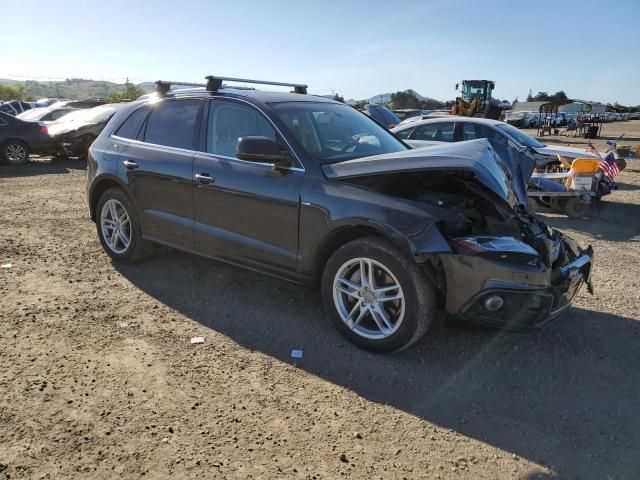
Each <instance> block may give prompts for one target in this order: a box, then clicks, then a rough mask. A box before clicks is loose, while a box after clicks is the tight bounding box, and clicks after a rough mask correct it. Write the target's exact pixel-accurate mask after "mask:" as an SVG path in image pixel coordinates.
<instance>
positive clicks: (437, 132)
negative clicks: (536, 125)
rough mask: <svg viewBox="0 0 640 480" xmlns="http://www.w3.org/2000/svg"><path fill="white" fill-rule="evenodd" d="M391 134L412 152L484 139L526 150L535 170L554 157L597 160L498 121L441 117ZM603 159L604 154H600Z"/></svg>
mask: <svg viewBox="0 0 640 480" xmlns="http://www.w3.org/2000/svg"><path fill="white" fill-rule="evenodd" d="M391 131H392V132H393V133H394V134H395V135H396V137H398V138H400V139H402V140H403V141H404V142H405V143H407V144H408V145H410V146H411V147H413V148H420V147H426V146H430V145H434V144H438V143H442V142H461V141H465V140H475V139H478V138H486V139H488V140H490V141H497V142H499V143H508V142H512V143H514V144H515V145H516V146H519V147H526V148H528V149H529V150H530V152H531V153H533V154H534V156H535V158H536V166H537V167H539V168H544V167H545V166H546V165H547V164H548V163H550V162H557V161H558V157H557V155H558V154H560V155H562V156H563V157H565V158H567V159H569V160H571V159H574V158H596V155H595V154H593V153H591V152H587V151H586V150H585V149H583V148H573V147H565V146H562V145H545V144H544V143H542V142H540V141H538V140H537V139H535V138H533V137H532V136H530V135H528V134H527V133H525V132H523V131H522V130H518V129H517V128H516V127H514V126H512V125H509V124H508V123H505V122H501V121H499V120H489V119H486V118H475V117H456V116H450V117H441V118H431V119H428V120H420V121H417V122H412V123H410V124H406V125H398V126H397V127H395V128H392V129H391ZM601 155H604V154H601Z"/></svg>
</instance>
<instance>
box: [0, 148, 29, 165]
mask: <svg viewBox="0 0 640 480" xmlns="http://www.w3.org/2000/svg"><path fill="white" fill-rule="evenodd" d="M4 156H5V158H6V159H7V161H8V162H9V163H22V162H24V161H25V159H26V158H27V150H26V149H25V148H24V146H22V145H21V144H19V143H11V144H9V145H7V148H6V149H5V152H4Z"/></svg>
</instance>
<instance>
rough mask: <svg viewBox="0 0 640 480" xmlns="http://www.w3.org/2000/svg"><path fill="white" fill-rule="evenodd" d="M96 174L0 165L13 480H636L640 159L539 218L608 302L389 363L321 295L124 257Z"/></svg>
mask: <svg viewBox="0 0 640 480" xmlns="http://www.w3.org/2000/svg"><path fill="white" fill-rule="evenodd" d="M613 125H614V124H609V125H605V134H609V132H608V130H609V129H611V134H613V133H615V132H614V127H613ZM617 128H619V129H623V130H625V131H635V132H636V133H634V134H633V135H631V133H629V134H628V136H632V137H636V138H637V139H638V140H640V122H628V123H620V124H618V127H617ZM634 129H635V130H634ZM570 140H574V142H573V143H576V141H575V139H570ZM629 143H631V142H629ZM636 143H637V142H636ZM85 179H86V172H85V170H84V165H83V163H81V162H79V161H66V162H59V163H51V162H49V161H38V162H33V163H30V164H29V165H26V166H24V167H0V264H4V265H5V266H6V264H8V263H10V264H11V266H10V268H0V480H3V479H5V478H6V479H9V478H11V479H19V478H34V479H40V478H46V479H62V478H64V479H66V478H98V479H103V478H139V477H143V476H144V477H146V478H152V479H163V478H169V477H173V478H207V479H209V478H247V479H249V478H250V479H258V478H265V479H271V478H287V479H288V478H305V479H320V478H331V479H334V478H366V479H377V478H381V479H388V478H390V479H402V478H464V479H496V478H524V479H544V478H581V479H621V478H624V479H638V478H640V455H639V453H638V452H640V416H639V415H638V412H639V403H638V402H639V395H640V368H639V365H640V275H639V274H638V273H639V272H640V195H639V192H640V160H631V161H630V162H629V166H628V168H627V170H626V171H624V172H623V173H622V174H621V175H620V177H619V183H620V190H618V191H616V192H614V193H613V194H612V195H610V196H608V197H606V198H605V199H604V201H603V202H602V205H601V208H600V211H599V215H598V216H597V218H595V219H593V220H590V221H587V220H571V219H567V218H566V217H563V216H559V215H555V214H551V213H549V212H543V213H542V214H541V215H542V216H543V217H544V218H546V220H547V221H548V223H550V224H551V225H554V226H557V227H559V228H561V229H562V230H564V231H565V232H566V233H568V234H570V235H572V236H574V237H575V238H576V239H578V240H579V241H580V243H582V244H583V245H586V244H592V245H593V247H594V249H595V255H596V260H595V262H596V264H595V269H594V272H593V283H594V286H595V290H596V292H595V295H594V296H590V295H589V294H587V293H586V291H584V290H583V291H581V292H580V293H579V295H578V296H577V298H576V301H575V306H574V308H573V309H572V310H570V312H569V313H568V314H567V315H566V316H565V317H564V318H562V319H560V320H559V321H558V322H556V323H554V324H552V325H551V326H549V327H548V328H546V329H545V330H543V331H542V332H539V333H536V334H516V333H501V332H495V331H490V330H483V329H475V328H470V327H463V328H461V327H455V328H454V327H446V328H444V329H442V330H441V331H439V332H436V333H435V334H433V335H431V336H429V337H426V338H425V339H424V340H422V341H421V342H419V343H418V344H417V346H416V347H414V348H411V349H409V350H407V351H404V352H402V353H400V354H396V355H386V356H380V355H373V354H369V353H366V352H363V351H360V350H358V349H356V348H354V347H353V346H351V345H350V344H348V343H347V342H346V341H345V340H343V339H342V337H341V336H340V335H339V334H338V333H337V332H336V331H335V330H334V329H333V328H332V327H331V326H330V325H329V323H328V322H327V320H326V319H325V317H324V314H323V312H322V307H321V301H320V298H319V295H318V294H317V292H315V291H311V290H307V289H304V288H301V287H297V286H295V285H290V284H287V283H285V282H282V281H278V280H274V279H272V278H269V277H265V276H262V275H259V274H256V273H252V272H248V271H244V270H240V269H238V268H235V267H231V266H227V265H223V264H220V263H217V262H215V261H211V260H206V259H202V258H198V257H195V256H191V255H188V254H184V253H179V252H176V251H173V250H169V249H162V250H160V251H159V252H158V253H157V254H156V255H155V256H154V257H153V258H151V259H150V260H148V261H147V262H145V263H141V264H136V265H115V264H113V263H111V261H109V257H108V256H107V255H106V254H105V253H104V252H103V251H102V249H101V247H100V244H99V242H98V239H97V236H96V231H95V226H94V224H93V223H92V222H91V220H90V219H89V218H88V212H87V208H86V205H85V200H84V188H85ZM194 335H202V336H203V337H204V338H205V342H204V344H200V345H192V344H190V338H191V337H192V336H194ZM294 348H295V349H302V350H303V351H304V357H303V358H302V359H301V360H298V361H297V363H294V362H293V361H292V360H291V358H290V354H291V349H294Z"/></svg>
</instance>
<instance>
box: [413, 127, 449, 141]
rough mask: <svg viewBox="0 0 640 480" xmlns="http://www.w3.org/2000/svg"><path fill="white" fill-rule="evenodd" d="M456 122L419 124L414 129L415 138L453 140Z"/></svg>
mask: <svg viewBox="0 0 640 480" xmlns="http://www.w3.org/2000/svg"><path fill="white" fill-rule="evenodd" d="M454 127H455V123H454V122H442V123H427V124H424V125H419V126H417V127H416V128H415V130H414V131H413V135H412V138H413V139H414V140H431V141H434V142H453V129H454Z"/></svg>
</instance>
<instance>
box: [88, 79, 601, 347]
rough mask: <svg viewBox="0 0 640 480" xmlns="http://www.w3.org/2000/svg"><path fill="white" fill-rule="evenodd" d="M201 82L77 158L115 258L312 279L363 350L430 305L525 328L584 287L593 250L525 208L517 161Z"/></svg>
mask: <svg viewBox="0 0 640 480" xmlns="http://www.w3.org/2000/svg"><path fill="white" fill-rule="evenodd" d="M207 78H208V83H207V84H206V86H205V85H196V84H181V85H183V86H185V85H186V86H190V87H194V86H195V87H198V88H188V89H183V90H170V89H169V87H170V85H169V84H168V83H166V82H158V93H157V94H151V95H149V96H145V97H144V98H143V99H141V100H139V101H136V102H134V103H131V104H129V105H127V106H126V108H123V109H122V110H120V111H118V112H117V113H116V114H115V115H114V117H113V118H112V119H111V121H110V122H109V124H108V125H107V126H106V128H105V129H104V130H103V132H102V133H101V134H100V136H99V137H98V139H97V140H96V141H95V142H94V143H93V145H92V146H91V148H90V150H89V159H88V183H87V198H88V203H89V208H90V212H91V217H92V218H93V220H94V221H95V222H96V225H97V231H98V236H99V238H100V242H101V243H102V246H103V247H104V249H105V250H106V252H107V253H108V254H109V255H110V256H111V257H112V258H113V259H114V260H116V261H135V260H139V259H141V258H143V257H144V256H145V255H146V254H148V253H149V252H150V250H151V248H150V247H151V246H152V245H153V244H164V245H170V246H172V247H175V248H179V249H183V250H186V251H190V252H194V253H197V254H200V255H204V256H207V257H211V258H215V259H219V260H223V261H226V262H229V263H232V264H235V265H240V266H244V267H247V268H250V269H254V270H259V271H261V272H264V273H268V274H271V275H275V276H278V277H282V278H286V279H289V280H292V281H295V282H300V283H310V284H316V285H317V284H320V286H321V290H322V295H323V297H324V302H325V305H326V309H327V313H328V315H329V317H330V318H331V319H332V321H333V323H334V324H335V325H336V327H337V328H338V329H339V330H340V331H341V332H342V333H343V334H344V335H345V336H346V337H347V338H348V339H349V340H351V341H352V342H354V343H355V344H357V345H359V346H360V347H363V348H367V349H370V350H374V351H378V352H389V351H396V350H400V349H402V348H405V347H407V346H409V345H411V344H412V343H413V342H415V341H416V340H418V339H419V338H420V337H421V336H422V335H423V334H424V333H425V332H427V330H428V329H429V327H430V326H431V325H432V324H433V323H434V322H435V319H436V318H440V316H439V312H440V311H444V312H445V313H446V314H447V315H449V316H456V317H459V318H462V319H466V320H470V321H474V322H479V323H483V324H487V325H494V326H501V327H509V328H517V329H529V328H537V327H540V326H542V325H544V324H545V323H546V322H548V321H549V320H550V319H552V318H555V317H557V316H558V315H560V314H561V313H562V312H564V311H566V310H567V308H568V307H569V306H570V303H571V300H572V298H573V296H574V295H575V293H576V291H577V290H578V288H579V287H580V285H581V284H582V283H587V285H588V287H589V290H591V288H590V283H589V275H590V270H591V257H592V250H591V247H589V248H587V249H586V250H583V249H581V248H580V247H579V246H578V245H577V244H576V243H575V242H574V241H573V240H571V239H570V238H568V237H565V236H563V235H562V234H560V233H559V232H558V231H555V230H553V229H550V228H548V227H546V226H545V225H544V224H542V223H541V222H539V221H538V220H536V219H535V218H534V217H532V216H531V215H529V214H528V213H527V210H526V208H525V206H526V204H527V198H526V182H525V180H524V178H525V176H526V172H525V173H523V172H522V171H521V170H522V169H523V168H525V166H524V165H525V163H524V161H520V160H518V159H517V158H516V157H517V154H518V152H517V151H513V152H510V151H504V152H501V154H500V155H498V154H497V153H496V151H495V150H494V149H493V148H492V146H491V145H490V144H489V143H488V142H487V141H486V140H474V141H470V142H461V143H456V144H447V145H442V146H435V147H431V148H427V149H417V150H410V149H409V148H408V147H407V146H406V145H405V144H404V143H403V142H402V141H400V140H398V139H396V138H395V137H394V136H393V135H392V134H391V133H389V132H388V131H387V130H385V129H384V128H382V127H381V126H380V125H378V124H377V123H376V122H374V121H373V120H371V119H370V118H369V117H367V116H366V115H364V114H362V113H360V112H358V111H357V110H355V109H353V108H351V107H350V106H348V105H344V104H341V103H338V102H335V101H332V100H328V99H325V98H321V97H315V96H311V95H307V94H306V86H304V85H293V84H288V85H290V86H293V87H294V89H295V92H296V93H276V92H265V91H258V90H253V89H239V88H235V89H234V88H229V87H227V86H226V85H223V84H222V81H223V80H225V81H232V80H238V79H225V78H220V77H207ZM242 81H243V82H245V83H249V82H254V83H270V84H274V82H258V81H249V80H242ZM526 168H529V167H526ZM530 168H533V166H532V165H531V166H530Z"/></svg>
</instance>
